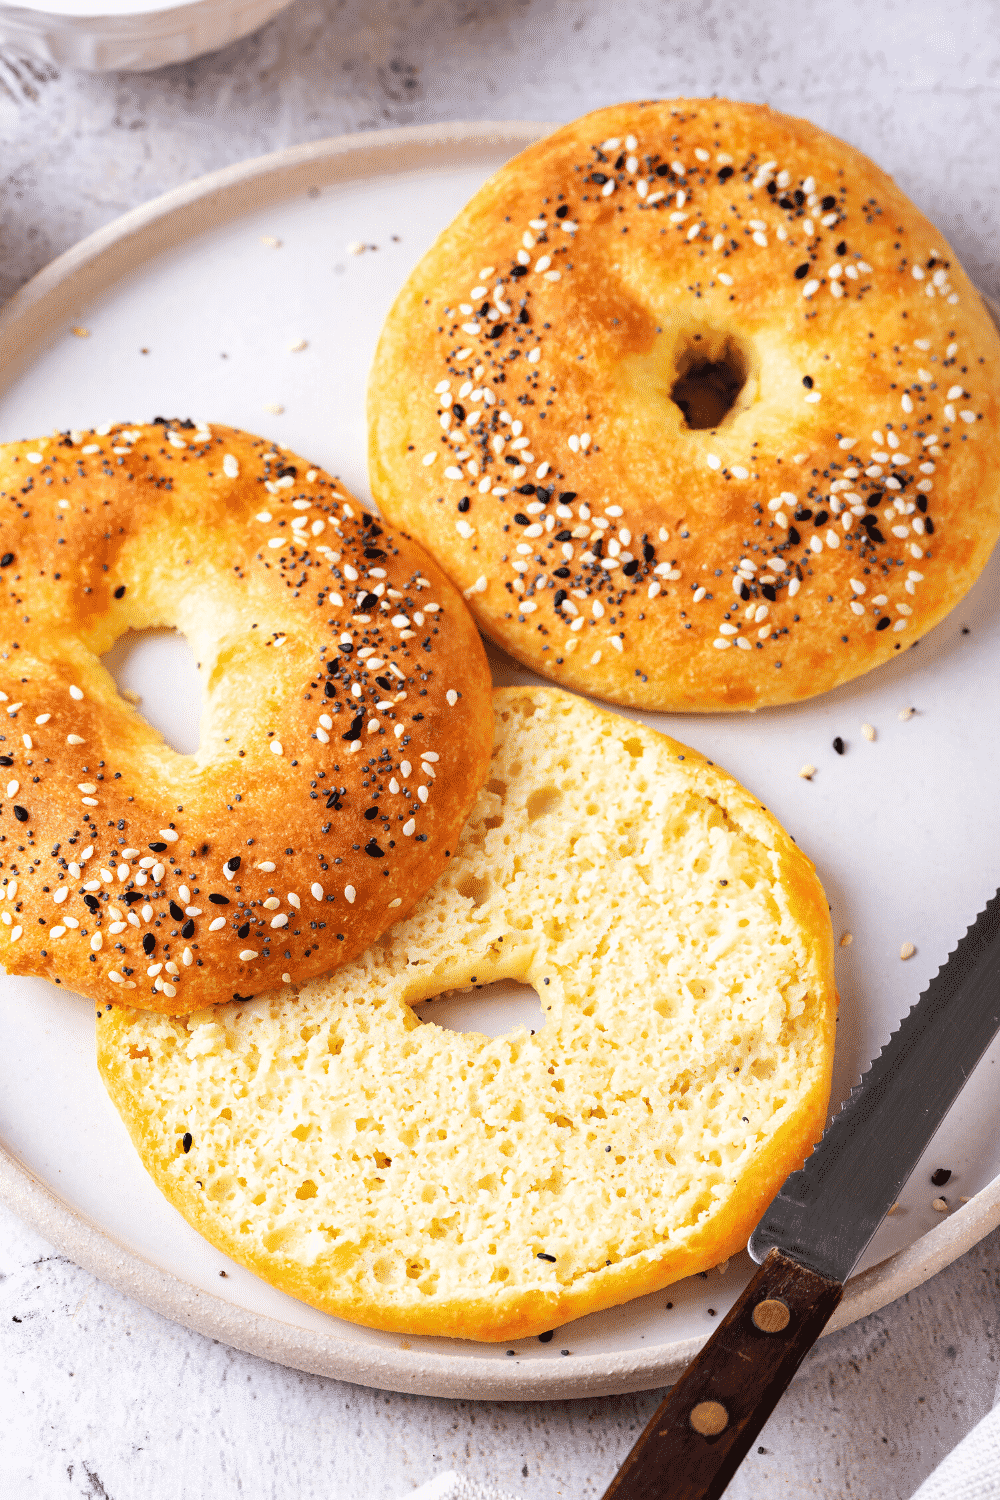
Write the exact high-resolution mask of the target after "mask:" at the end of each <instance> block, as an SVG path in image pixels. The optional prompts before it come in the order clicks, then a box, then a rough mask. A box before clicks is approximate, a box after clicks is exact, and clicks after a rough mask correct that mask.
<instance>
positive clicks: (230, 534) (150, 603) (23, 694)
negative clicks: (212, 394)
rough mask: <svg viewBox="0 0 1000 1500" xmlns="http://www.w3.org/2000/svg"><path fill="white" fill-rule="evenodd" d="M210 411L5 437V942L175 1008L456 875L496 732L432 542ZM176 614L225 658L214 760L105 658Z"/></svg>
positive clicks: (365, 933) (208, 675)
mask: <svg viewBox="0 0 1000 1500" xmlns="http://www.w3.org/2000/svg"><path fill="white" fill-rule="evenodd" d="M192 429H193V424H190V423H188V424H177V423H173V424H167V423H164V424H162V425H160V426H156V425H154V426H152V427H135V428H129V427H128V426H126V425H118V426H115V427H114V428H112V429H110V430H105V429H102V430H101V432H100V433H99V434H98V433H84V434H79V433H76V434H73V435H69V434H67V435H63V436H58V435H57V436H56V437H55V438H49V439H44V440H40V441H38V442H24V443H11V444H8V445H6V446H5V447H3V448H0V503H2V512H0V554H2V558H0V566H2V569H3V571H2V572H0V579H2V580H3V583H4V584H5V588H4V589H3V597H2V602H0V642H2V645H0V667H2V670H0V690H2V693H3V702H4V704H5V706H6V711H7V712H6V720H5V722H6V724H7V732H6V737H5V740H4V742H3V743H2V744H0V752H3V753H2V756H0V758H2V761H3V764H4V766H5V768H6V769H5V770H4V772H3V773H2V779H0V794H3V793H4V788H5V794H4V795H2V799H0V877H2V879H3V881H4V886H3V888H2V889H0V895H2V896H4V897H5V898H6V899H5V903H4V910H3V919H4V924H5V925H4V926H2V927H0V932H2V933H3V938H2V940H0V958H2V962H3V964H4V966H5V968H6V969H7V971H8V972H9V973H16V974H39V975H43V976H45V977H47V978H50V979H53V980H55V981H56V982H57V983H62V984H65V985H68V986H69V987H70V988H71V989H74V990H78V991H80V992H81V993H83V994H87V995H90V996H93V997H95V998H97V999H98V1000H106V999H107V998H108V997H109V996H110V995H113V994H114V993H115V992H116V988H117V989H118V990H121V988H122V987H123V986H124V987H125V988H127V989H128V991H129V999H130V1003H132V1004H133V1005H137V1006H146V1007H148V1008H151V1009H156V1010H169V1011H172V1012H174V1013H177V1014H181V1013H184V1012H187V1011H190V1010H193V1009H197V1008H199V1007H203V1006H205V1005H207V1004H210V1003H213V1002H215V1001H219V1000H229V999H231V998H239V997H243V998H247V997H249V996H250V995H253V994H257V993H259V992H260V991H262V990H266V989H270V988H273V987H274V986H275V985H278V984H280V983H281V982H282V980H283V978H284V976H286V975H287V976H289V977H290V978H291V980H293V981H302V980H305V979H307V978H310V977H312V976H314V975H316V974H321V973H325V972H327V971H328V970H329V969H331V968H333V967H335V966H336V965H339V964H342V963H345V962H347V961H348V960H349V959H351V958H353V957H354V955H355V954H357V953H359V952H361V951H362V950H363V949H364V948H366V947H367V946H368V945H369V944H370V943H371V942H372V941H373V940H374V939H375V938H376V937H377V936H378V935H379V933H380V932H382V931H383V930H384V929H385V928H386V927H387V926H388V925H389V924H390V923H391V922H393V921H395V920H396V919H397V918H398V917H399V916H400V915H403V914H405V913H406V911H407V910H408V909H409V908H410V907H411V906H412V905H413V903H414V902H415V901H416V900H418V899H419V897H420V896H421V895H422V894H423V893H424V891H425V890H426V889H427V888H428V886H429V885H431V884H432V883H433V881H434V880H435V879H436V877H437V876H438V874H439V873H440V871H441V870H442V869H443V868H444V866H445V864H446V863H447V860H448V858H449V855H450V850H451V846H452V844H453V842H454V839H455V838H457V836H458V833H459V831H460V829H461V827H462V823H463V822H464V820H465V817H466V815H467V813H468V810H469V807H470V806H471V805H472V802H473V799H474V798H475V796H476V793H477V791H478V789H479V786H480V784H481V781H482V778H483V776H484V775H485V771H486V767H487V764H488V757H489V747H490V722H489V702H490V699H489V694H490V682H489V672H488V667H487V664H486V660H485V654H484V652H483V650H482V645H481V642H480V640H479V637H478V634H477V632H476V629H475V626H474V624H473V622H472V620H471V618H470V616H469V614H468V612H467V611H466V609H465V608H464V606H463V605H462V602H461V600H460V599H459V598H458V597H457V595H456V594H455V592H454V590H453V589H452V587H451V585H450V584H449V583H448V581H447V579H445V578H444V577H443V575H442V574H441V573H440V571H439V570H438V569H437V568H436V567H435V565H434V564H433V563H432V562H431V561H430V559H428V558H427V557H426V555H425V554H424V553H423V552H422V551H421V550H420V549H419V548H417V547H416V546H414V545H413V544H412V543H411V542H410V541H409V540H408V539H407V538H405V537H402V536H400V535H399V534H398V533H394V532H393V530H392V528H391V526H390V527H388V528H387V529H384V530H383V528H382V527H380V526H379V525H378V524H377V523H376V522H375V519H374V517H372V516H371V515H370V514H369V513H367V512H365V511H364V510H363V508H362V507H361V505H360V504H359V503H358V502H357V501H356V500H353V499H352V497H351V496H350V495H349V494H348V493H347V491H346V490H345V489H344V487H343V486H342V485H341V484H340V483H339V482H338V481H336V480H333V479H331V478H330V477H329V476H327V475H326V474H324V473H323V472H322V471H321V470H319V469H314V468H313V467H312V466H310V465H309V464H307V463H305V462H303V460H302V459H300V458H297V457H296V456H295V455H294V454H291V453H288V452H286V451H284V450H281V449H279V448H278V447H276V446H275V445H274V444H271V443H269V442H266V441H265V440H264V439H261V438H255V437H253V436H251V435H248V434H246V433H241V432H237V431H234V430H233V429H231V428H226V427H215V428H214V429H212V431H211V432H209V431H208V430H206V429H197V430H192ZM272 539H273V542H274V543H276V545H272ZM369 590H374V591H375V594H378V595H380V596H381V597H375V594H371V593H369ZM435 606H436V608H435ZM153 625H174V626H176V627H177V628H178V629H180V630H182V631H184V632H185V634H186V635H187V637H188V639H189V641H190V642H191V644H192V647H193V649H194V651H195V654H196V657H197V660H198V663H199V666H200V668H201V672H202V678H203V683H204V692H205V703H204V710H203V717H202V733H201V746H200V748H199V751H198V753H197V755H196V756H193V757H192V756H182V755H178V754H176V753H175V752H174V751H173V750H171V749H170V748H169V747H168V746H167V745H165V744H164V743H163V741H162V739H161V738H160V736H159V735H158V733H157V732H156V731H155V730H154V729H153V728H152V727H151V726H150V725H149V724H148V723H147V722H146V721H145V720H144V719H143V718H142V717H141V715H140V714H139V713H137V712H136V711H135V709H133V708H132V707H131V706H130V705H129V704H128V703H126V702H125V701H124V700H123V699H122V698H121V697H119V695H118V692H117V689H116V687H115V684H114V682H113V681H112V680H111V678H110V676H109V675H108V673H107V671H106V670H105V668H104V667H103V665H102V663H101V661H100V657H101V655H102V654H103V653H104V652H106V651H107V650H108V649H109V647H110V646H111V645H112V643H113V642H114V641H115V640H116V639H117V638H118V637H119V636H120V635H122V634H123V633H124V631H126V630H127V629H128V628H130V627H131V628H134V629H142V628H145V627H148V626H153ZM361 658H365V660H362V659H361ZM349 679H350V680H349ZM352 682H353V683H354V684H355V685H356V686H357V688H358V692H359V693H360V695H361V696H360V697H359V696H358V695H357V693H352V691H351V687H352ZM355 746H356V747H357V753H354V750H353V747H355ZM425 751H426V752H429V757H428V759H427V761H426V762H425V763H426V764H428V765H430V764H431V762H433V764H432V765H431V772H433V774H430V773H429V772H425V771H424V770H423V769H421V755H422V753H423V752H425ZM401 766H405V767H406V768H405V769H401ZM400 788H402V790H401V789H400ZM418 799H419V800H418Z"/></svg>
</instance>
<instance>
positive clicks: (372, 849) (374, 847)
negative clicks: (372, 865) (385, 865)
mask: <svg viewBox="0 0 1000 1500" xmlns="http://www.w3.org/2000/svg"><path fill="white" fill-rule="evenodd" d="M365 853H366V854H369V855H371V857H372V859H384V858H385V850H384V849H380V848H379V846H378V844H377V843H376V842H375V840H374V839H369V840H368V842H367V844H366V845H365Z"/></svg>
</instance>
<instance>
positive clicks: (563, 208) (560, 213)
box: [556, 203, 569, 219]
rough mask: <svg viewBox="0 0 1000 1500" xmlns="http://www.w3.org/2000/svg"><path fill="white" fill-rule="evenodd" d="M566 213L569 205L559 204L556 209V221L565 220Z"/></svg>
mask: <svg viewBox="0 0 1000 1500" xmlns="http://www.w3.org/2000/svg"><path fill="white" fill-rule="evenodd" d="M568 213H569V204H568V203H560V205H559V207H558V208H557V209H556V218H557V219H565V217H566V215H567V214H568Z"/></svg>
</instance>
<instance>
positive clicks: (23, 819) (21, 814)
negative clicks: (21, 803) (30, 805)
mask: <svg viewBox="0 0 1000 1500" xmlns="http://www.w3.org/2000/svg"><path fill="white" fill-rule="evenodd" d="M14 816H15V818H16V819H17V821H18V822H19V823H27V821H28V818H29V816H30V814H29V813H28V809H27V808H26V807H18V806H17V805H16V804H15V807H14Z"/></svg>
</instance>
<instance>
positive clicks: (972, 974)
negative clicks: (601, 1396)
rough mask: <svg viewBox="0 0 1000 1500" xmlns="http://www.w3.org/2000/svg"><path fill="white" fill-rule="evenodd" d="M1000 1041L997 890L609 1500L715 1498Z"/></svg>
mask: <svg viewBox="0 0 1000 1500" xmlns="http://www.w3.org/2000/svg"><path fill="white" fill-rule="evenodd" d="M998 1031H1000V891H998V892H997V893H996V894H995V895H994V896H993V897H992V898H991V900H990V901H988V902H987V904H986V906H985V908H984V910H983V911H982V912H980V914H979V916H978V917H977V918H976V920H975V922H974V923H973V924H972V926H971V927H970V928H969V929H968V931H967V932H966V934H965V936H964V937H963V938H961V939H960V941H959V943H958V945H957V947H956V948H955V950H954V952H953V953H952V954H951V955H950V957H949V958H948V960H947V962H946V963H944V964H943V965H942V967H941V968H940V969H939V970H938V972H937V974H936V975H935V976H934V978H933V979H932V980H931V981H930V983H929V984H928V986H927V988H926V990H924V992H923V994H922V995H921V996H920V999H919V1000H918V1001H917V1003H916V1005H914V1007H913V1009H912V1010H911V1011H910V1012H909V1014H908V1015H907V1016H906V1017H905V1019H904V1020H903V1021H902V1023H901V1024H900V1026H899V1029H898V1030H897V1031H896V1032H895V1033H894V1034H893V1036H892V1037H891V1038H890V1039H889V1041H888V1043H887V1044H886V1046H885V1047H883V1049H882V1051H881V1053H880V1054H879V1056H878V1057H877V1058H876V1059H875V1061H874V1062H873V1063H872V1064H871V1066H870V1068H869V1069H868V1071H867V1073H866V1074H865V1075H864V1077H863V1078H862V1080H861V1082H860V1083H859V1084H858V1086H857V1087H856V1088H855V1089H853V1090H852V1091H851V1094H850V1096H849V1097H848V1099H847V1101H846V1102H845V1104H844V1105H843V1107H842V1108H841V1110H840V1111H839V1113H838V1114H837V1115H836V1116H835V1118H834V1119H833V1120H832V1121H831V1123H830V1125H829V1126H828V1128H827V1130H826V1133H825V1134H824V1136H823V1138H822V1140H821V1141H820V1143H819V1145H818V1146H817V1147H816V1149H815V1150H814V1151H813V1153H812V1155H811V1156H810V1157H809V1158H808V1160H807V1161H806V1163H805V1165H804V1166H803V1167H802V1168H801V1170H800V1171H798V1172H793V1173H792V1174H791V1176H790V1177H789V1178H788V1179H787V1180H786V1182H785V1184H784V1186H783V1187H782V1188H781V1189H780V1191H779V1192H778V1194H777V1196H776V1197H775V1199H774V1200H773V1202H772V1203H771V1206H770V1207H769V1208H768V1209H767V1211H766V1213H765V1214H764V1216H763V1218H762V1219H761V1221H760V1223H759V1225H758V1226H757V1228H756V1229H755V1230H754V1232H753V1234H752V1235H751V1237H750V1242H749V1245H748V1249H749V1251H750V1254H751V1256H752V1257H753V1258H754V1260H756V1261H757V1262H758V1263H759V1265H760V1269H759V1270H758V1271H757V1273H756V1275H755V1276H754V1277H753V1279H752V1280H751V1282H750V1284H749V1286H748V1287H747V1288H746V1290H745V1291H744V1292H743V1294H742V1296H741V1297H740V1299H739V1301H738V1302H737V1303H736V1305H735V1306H734V1307H733V1308H732V1310H731V1311H730V1312H729V1313H728V1314H727V1316H726V1317H725V1318H724V1319H723V1321H722V1323H721V1324H720V1325H719V1327H718V1329H717V1330H716V1332H715V1333H714V1334H713V1336H712V1337H711V1338H710V1339H709V1341H708V1343H707V1344H706V1345H705V1346H704V1348H703V1349H702V1351H701V1353H700V1354H699V1355H698V1356H697V1357H696V1358H695V1360H694V1361H693V1363H692V1364H691V1365H689V1366H688V1368H687V1370H686V1371H685V1372H684V1374H683V1375H682V1376H681V1378H680V1380H679V1381H678V1382H677V1384H676V1385H675V1386H674V1387H673V1389H672V1390H671V1391H670V1393H669V1395H668V1396H667V1398H666V1400H665V1401H664V1402H663V1403H662V1405H661V1406H660V1407H659V1409H658V1410H657V1411H656V1413H655V1414H654V1416H653V1418H652V1420H651V1421H650V1422H649V1424H648V1426H647V1427H646V1430H645V1431H644V1432H643V1434H642V1436H641V1437H640V1438H639V1440H638V1442H637V1443H636V1444H635V1446H634V1448H633V1449H632V1451H631V1453H630V1454H629V1455H628V1457H627V1458H626V1460H625V1463H624V1464H623V1465H622V1468H621V1469H620V1470H619V1472H618V1474H617V1475H616V1476H615V1478H614V1479H613V1480H612V1482H611V1484H610V1486H609V1488H608V1489H607V1491H606V1492H605V1495H604V1500H717V1497H718V1496H720V1495H721V1494H722V1493H723V1491H724V1490H725V1488H726V1486H727V1485H728V1483H729V1481H730V1479H731V1478H732V1477H733V1475H734V1474H735V1472H736V1470H737V1468H738V1467H739V1465H740V1463H741V1462H742V1460H743V1458H744V1457H745V1456H746V1453H747V1452H748V1450H749V1448H750V1446H751V1444H752V1443H753V1441H754V1439H755V1437H756V1436H757V1434H758V1433H759V1432H760V1429H761V1428H762V1427H763V1425H764V1423H765V1422H766V1421H767V1419H768V1417H769V1416H770V1415H771V1412H772V1411H773V1410H774V1408H775V1406H776V1405H777V1403H778V1401H779V1399H780V1397H781V1394H782V1392H783V1391H784V1390H785V1388H786V1386H787V1385H788V1383H789V1382H790V1380H791V1379H792V1376H793V1375H794V1374H795V1371H796V1370H797V1369H798V1367H799V1365H800V1364H801V1363H802V1360H803V1359H804V1358H805V1356H806V1354H807V1353H808V1351H809V1350H810V1348H811V1347H812V1345H813V1344H814V1343H815V1341H816V1339H817V1338H818V1337H819V1335H820V1333H821V1332H822V1330H823V1327H824V1326H825V1324H826V1323H827V1322H828V1320H829V1318H830V1316H831V1314H832V1313H833V1311H834V1309H835V1308H836V1306H837V1303H838V1302H839V1301H840V1298H841V1296H842V1295H843V1290H844V1282H845V1281H846V1280H847V1278H848V1276H849V1275H850V1274H851V1272H852V1270H853V1269H854V1267H855V1266H856V1265H857V1263H858V1261H859V1260H860V1258H861V1256H862V1255H863V1254H864V1251H865V1249H866V1248H867V1246H868V1245H869V1244H870V1242H871V1239H872V1236H873V1235H874V1233H875V1231H876V1229H877V1228H878V1226H879V1224H880V1223H881V1222H882V1219H883V1218H884V1217H885V1215H886V1213H887V1212H888V1210H889V1209H890V1208H891V1207H892V1205H893V1204H894V1203H895V1202H896V1200H897V1198H898V1197H899V1193H900V1190H901V1189H902V1187H903V1184H904V1183H905V1182H906V1180H907V1178H908V1177H909V1175H910V1173H911V1172H912V1171H913V1169H914V1167H915V1166H916V1164H917V1162H918V1161H919V1160H920V1158H921V1156H922V1155H923V1153H924V1151H925V1150H926V1148H927V1146H928V1144H929V1143H930V1140H931V1138H932V1136H933V1135H934V1133H935V1131H936V1130H937V1128H938V1126H939V1125H940V1124H941V1121H942V1120H943V1119H944V1117H945V1115H946V1114H947V1112H948V1110H949V1109H950V1108H951V1106H952V1104H954V1102H955V1100H956V1099H957V1097H958V1095H959V1094H960V1092H961V1090H962V1088H963V1086H964V1085H965V1083H966V1082H967V1080H968V1078H969V1076H970V1074H971V1073H972V1071H973V1069H974V1068H975V1066H976V1064H977V1063H978V1062H979V1060H980V1058H981V1057H982V1056H983V1054H984V1052H985V1051H986V1050H987V1048H988V1047H989V1045H990V1043H991V1042H992V1040H993V1038H994V1037H995V1036H996V1034H997V1032H998Z"/></svg>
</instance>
